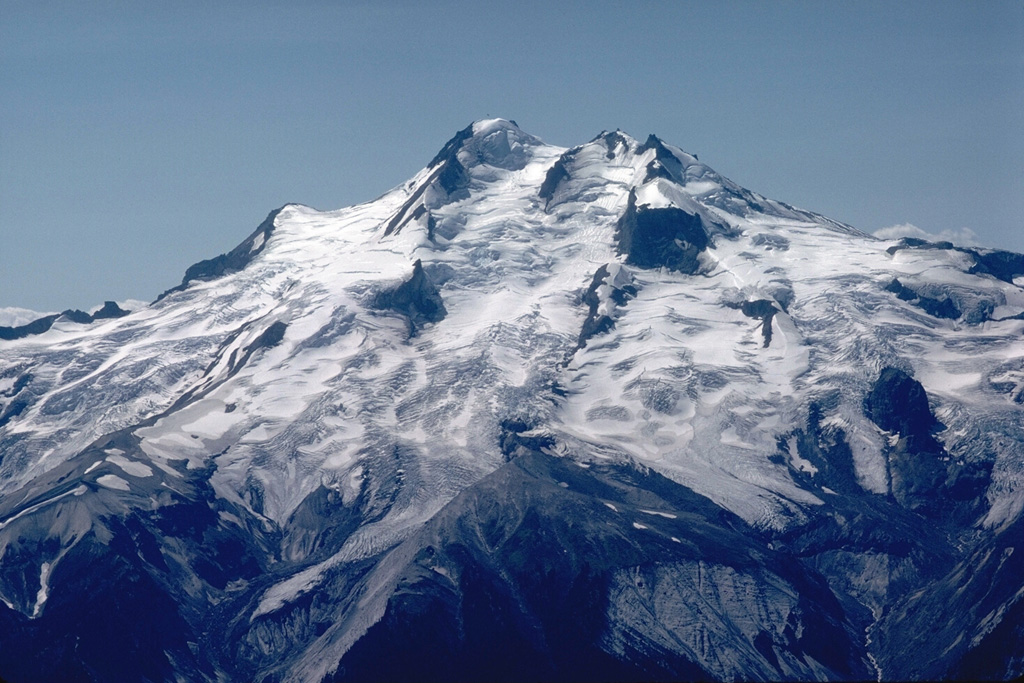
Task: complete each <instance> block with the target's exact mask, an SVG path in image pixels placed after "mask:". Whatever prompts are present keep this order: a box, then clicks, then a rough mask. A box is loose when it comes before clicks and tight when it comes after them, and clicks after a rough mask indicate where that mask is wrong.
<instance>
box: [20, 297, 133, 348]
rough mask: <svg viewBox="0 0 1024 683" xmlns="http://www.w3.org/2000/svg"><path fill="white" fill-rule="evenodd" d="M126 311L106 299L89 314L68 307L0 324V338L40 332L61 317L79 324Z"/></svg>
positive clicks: (114, 315) (124, 314) (121, 316)
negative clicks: (16, 322)
mask: <svg viewBox="0 0 1024 683" xmlns="http://www.w3.org/2000/svg"><path fill="white" fill-rule="evenodd" d="M128 313H130V311H126V310H124V309H123V308H121V307H120V306H118V305H117V304H116V303H115V302H113V301H107V302H104V304H103V308H101V309H100V310H98V311H96V312H95V313H93V314H91V315H90V314H89V313H86V312H85V311H79V310H77V309H68V310H66V311H64V312H62V313H58V314H55V315H47V316H44V317H42V318H37V319H35V320H33V321H32V322H30V323H27V324H25V325H19V326H18V327H3V326H0V339H7V340H14V339H21V338H23V337H29V336H32V335H34V334H42V333H43V332H46V331H48V330H49V329H50V328H51V327H53V324H54V323H55V322H57V321H58V320H60V319H61V318H63V319H65V320H70V321H71V322H73V323H78V324H79V325H88V324H90V323H92V322H94V321H96V320H106V319H110V318H123V317H124V316H126V315H128Z"/></svg>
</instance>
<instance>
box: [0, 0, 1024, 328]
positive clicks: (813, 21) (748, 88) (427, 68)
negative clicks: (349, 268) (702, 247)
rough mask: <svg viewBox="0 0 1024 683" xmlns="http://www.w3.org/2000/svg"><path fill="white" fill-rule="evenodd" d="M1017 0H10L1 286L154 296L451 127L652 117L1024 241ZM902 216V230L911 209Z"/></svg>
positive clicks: (551, 131) (919, 221) (62, 300)
mask: <svg viewBox="0 0 1024 683" xmlns="http://www.w3.org/2000/svg"><path fill="white" fill-rule="evenodd" d="M1022 111H1024V4H1022V3H1021V2H1019V1H1017V0H1014V1H1013V2H985V3H967V2H941V1H929V2H904V3H888V2H878V3H876V2H857V3H846V2H779V3H767V2H765V3H755V2H727V3H722V2H714V3H689V2H639V3H635V2H629V3H627V2H607V1H595V2H575V3H571V2H555V3H553V2H512V3H505V4H504V5H503V6H502V7H499V8H493V7H487V8H485V3H479V2H454V1H448V2H411V1H410V2H296V1H289V2H261V1H257V2H218V3H206V2H203V3H200V2H174V3H148V2H147V3H134V2H114V1H108V2H103V1H99V0H82V1H80V2H74V3H56V2H46V1H40V0H31V1H25V0H0V307H4V306H21V307H27V308H33V309H36V310H46V311H49V310H61V309H64V308H69V307H78V308H89V307H92V306H95V305H98V304H100V303H102V301H103V300H104V299H117V300H124V299H129V298H136V299H151V298H153V297H154V296H155V295H156V294H157V293H159V292H160V291H162V290H164V289H166V288H169V287H171V286H173V285H174V284H176V283H177V282H178V281H179V280H180V277H181V274H182V273H183V272H184V270H185V268H186V267H187V266H188V265H189V264H191V263H193V262H195V261H197V260H200V259H202V258H207V257H211V256H214V255H216V254H217V253H220V252H223V251H226V250H228V249H230V248H232V247H233V246H234V245H236V244H237V243H239V242H240V241H241V240H242V239H243V238H244V237H245V236H246V235H247V234H248V233H249V232H251V230H252V229H253V228H254V227H255V226H256V225H257V224H259V222H260V221H261V220H262V219H263V218H264V217H265V216H266V214H267V212H268V211H270V210H271V209H273V208H276V207H278V206H280V205H282V204H284V203H286V202H300V203H304V204H308V205H312V206H315V207H317V208H321V209H333V208H339V207H342V206H346V205H349V204H353V203H358V202H361V201H366V200H369V199H372V198H374V197H376V196H377V195H379V194H381V193H383V192H384V191H386V190H387V189H389V188H390V187H392V186H394V185H396V184H398V183H400V182H401V181H403V180H404V179H406V178H407V177H409V176H411V175H412V174H413V173H415V172H416V171H417V170H418V169H419V168H420V167H422V166H423V165H424V164H425V163H426V162H427V161H429V159H430V158H431V157H432V156H433V154H434V153H435V152H436V151H437V150H438V149H439V148H440V146H441V145H442V144H443V143H444V141H445V140H447V139H448V138H449V137H450V136H451V135H452V134H453V133H454V132H455V131H456V130H458V129H460V128H462V127H464V126H465V125H466V124H468V123H469V122H470V121H471V120H473V119H477V118H484V117H497V116H500V117H505V118H513V119H516V120H517V121H518V122H519V124H520V125H521V126H522V127H523V128H524V129H525V130H527V131H528V132H530V133H533V134H534V135H537V136H539V137H541V138H543V139H544V140H546V141H547V142H550V143H552V144H558V145H564V146H571V145H575V144H579V143H582V142H584V141H586V140H588V139H590V138H592V137H593V136H594V135H595V134H597V133H598V132H600V131H601V130H602V129H614V128H617V127H618V128H622V129H623V130H625V131H626V132H628V133H630V134H632V135H633V136H634V137H641V138H642V137H645V136H646V135H647V134H648V133H651V132H654V133H657V134H658V135H659V136H661V137H662V138H664V139H665V140H667V141H669V142H671V143H673V144H677V145H680V146H682V147H683V148H684V149H686V150H687V151H690V152H694V153H697V154H698V155H699V156H700V158H701V160H702V161H704V162H706V163H708V164H710V165H711V166H712V167H713V168H715V169H716V170H718V171H719V172H721V173H723V174H725V175H726V176H729V177H731V178H732V179H733V180H735V181H736V182H738V183H740V184H741V185H743V186H745V187H748V188H750V189H753V190H755V191H757V192H760V193H762V194H765V195H767V196H770V197H773V198H776V199H780V200H783V201H786V202H789V203H791V204H796V205H798V206H800V207H803V208H807V209H811V210H814V211H818V212H821V213H824V214H826V215H828V216H830V217H832V218H836V219H838V220H842V221H845V222H848V223H850V224H852V225H854V226H856V227H858V228H861V229H862V230H865V231H868V232H873V231H876V230H879V229H881V228H886V227H889V226H893V225H898V224H912V225H913V226H916V227H917V228H919V229H921V230H923V231H925V232H927V233H931V234H934V235H953V236H957V237H960V238H970V236H971V233H972V232H973V233H974V235H976V237H975V239H976V241H977V242H978V243H981V244H984V245H987V246H994V247H1001V248H1008V249H1013V250H1017V251H1024V161H1022V160H1024V131H1022V121H1024V117H1022V116H1021V112H1022ZM904 229H911V228H904Z"/></svg>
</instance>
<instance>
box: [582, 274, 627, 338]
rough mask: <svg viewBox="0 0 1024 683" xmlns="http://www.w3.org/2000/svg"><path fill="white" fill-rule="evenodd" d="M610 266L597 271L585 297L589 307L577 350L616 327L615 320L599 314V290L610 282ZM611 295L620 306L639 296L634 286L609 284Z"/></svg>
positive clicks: (584, 299)
mask: <svg viewBox="0 0 1024 683" xmlns="http://www.w3.org/2000/svg"><path fill="white" fill-rule="evenodd" d="M608 276H609V273H608V266H607V265H603V266H601V267H600V268H598V269H597V272H596V273H594V279H593V280H592V281H591V283H590V287H588V288H587V292H586V294H584V295H583V303H585V304H586V305H587V308H588V311H587V318H586V320H584V321H583V327H582V329H581V330H580V336H579V339H578V340H577V342H576V350H579V349H582V348H583V347H585V346H586V345H587V340H589V339H590V338H591V337H594V336H596V335H599V334H604V333H605V332H607V331H609V330H611V329H612V328H613V327H615V320H614V319H613V318H612V317H610V316H608V315H606V314H602V313H598V308H599V307H600V306H601V297H600V296H599V295H598V288H599V287H601V285H603V284H605V283H606V282H607V280H608ZM609 286H610V288H611V293H610V295H609V298H611V300H612V301H613V302H614V303H615V304H616V305H618V306H625V305H626V302H627V301H629V300H630V299H631V298H633V297H635V296H636V294H637V289H636V287H634V286H633V285H632V284H626V285H624V286H622V287H615V286H614V284H611V283H609Z"/></svg>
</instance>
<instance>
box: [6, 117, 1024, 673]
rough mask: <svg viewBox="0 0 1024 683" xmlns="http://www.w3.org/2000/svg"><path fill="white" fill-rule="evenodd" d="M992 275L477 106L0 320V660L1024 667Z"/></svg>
mask: <svg viewBox="0 0 1024 683" xmlns="http://www.w3.org/2000/svg"><path fill="white" fill-rule="evenodd" d="M1022 278H1024V257H1020V256H1018V255H1014V254H1009V253H1007V252H995V251H985V250H967V249H962V248H957V247H954V246H953V245H950V244H929V243H923V242H920V241H914V240H905V241H902V242H898V243H894V242H886V241H879V240H875V239H873V238H871V237H869V236H866V235H864V234H862V233H860V232H858V231H857V230H855V229H853V228H851V227H849V226H845V225H842V224H839V223H836V222H834V221H830V220H828V219H826V218H824V217H821V216H817V215H815V214H812V213H808V212H805V211H801V210H799V209H795V208H793V207H790V206H788V205H785V204H782V203H779V202H775V201H772V200H769V199H766V198H764V197H761V196H759V195H757V194H754V193H752V192H749V191H747V190H744V189H743V188H740V187H739V186H737V185H736V184H734V183H732V182H731V181H729V180H727V179H725V178H722V177H721V176H719V175H718V174H717V173H715V172H714V171H713V170H711V169H710V168H708V167H707V166H705V165H704V164H702V163H700V162H699V161H698V160H697V159H696V158H695V157H693V156H691V155H689V154H687V153H685V152H683V151H682V150H680V149H678V148H676V147H674V146H671V145H668V144H666V143H664V142H662V141H661V140H659V139H657V138H656V137H654V136H651V137H650V138H649V139H648V140H646V141H645V142H643V143H641V142H639V141H637V140H634V139H632V138H630V137H629V136H627V135H625V134H623V133H621V132H614V133H602V134H601V135H599V136H598V137H596V138H595V139H593V140H591V141H590V142H588V143H586V144H584V145H580V146H578V147H574V148H572V149H569V150H565V149H561V148H556V147H552V146H549V145H546V144H544V143H543V142H541V141H540V140H538V139H537V138H535V137H533V136H530V135H528V134H527V133H525V132H523V131H522V130H520V129H519V128H518V126H516V125H515V124H514V123H512V122H509V121H503V120H489V121H480V122H477V123H474V124H473V125H471V126H469V127H467V128H466V129H464V130H462V131H460V132H459V133H458V134H457V135H456V136H455V137H454V138H453V139H452V140H451V141H449V142H448V143H447V144H446V145H445V146H444V147H443V149H442V150H441V152H440V153H439V154H438V155H437V156H436V157H435V158H434V159H433V160H432V161H431V163H430V164H429V165H428V166H427V167H426V168H425V169H424V170H423V171H421V172H420V173H418V174H417V175H416V176H414V177H413V178H412V179H411V180H410V181H409V182H407V183H405V184H403V185H401V186H399V187H397V188H395V189H394V190H392V191H390V192H388V193H387V194H385V195H383V196H382V197H381V198H379V199H377V200H375V201H373V202H370V203H367V204H361V205H358V206H354V207H349V208H346V209H341V210H339V211H332V212H319V211H315V210H313V209H310V208H308V207H302V206H298V205H288V206H285V207H282V208H281V209H279V210H277V211H275V212H272V213H271V215H270V216H269V217H268V219H267V221H265V222H264V223H263V224H262V225H261V226H260V227H259V228H258V229H257V230H256V232H254V233H253V235H251V236H250V237H249V238H248V239H247V240H245V241H244V242H243V243H242V244H241V245H240V246H239V247H238V248H236V249H235V250H233V251H231V252H229V253H228V254H225V255H222V256H220V257H217V258H215V259H211V260H209V261H204V262H202V263H200V264H197V265H196V266H194V267H193V268H190V269H189V271H188V273H187V274H186V276H185V278H184V280H183V282H182V284H181V285H180V286H178V287H176V288H174V289H172V290H169V291H168V292H167V293H165V295H163V296H162V297H161V298H160V299H159V300H158V301H156V302H154V303H153V304H151V305H150V306H149V307H147V308H144V309H142V310H137V311H134V312H132V313H131V314H129V315H126V316H124V317H119V318H110V319H105V318H101V319H97V320H94V321H92V322H91V323H90V324H88V325H85V324H82V323H81V322H76V321H74V320H71V319H67V318H57V319H54V320H53V321H52V325H51V326H50V327H49V328H48V329H46V330H42V331H40V333H38V334H36V333H33V334H27V335H19V337H18V338H16V339H9V340H5V341H0V599H2V602H0V626H2V627H3V629H2V631H3V633H4V634H5V635H3V636H0V676H2V677H4V678H6V679H8V680H11V681H17V680H33V679H40V678H68V679H74V678H84V679H90V678H91V679H96V680H156V679H171V678H179V679H186V680H217V679H219V678H228V679H233V680H241V679H247V680H268V681H269V680H320V679H327V680H362V679H367V678H369V679H380V680H385V679H387V680H393V679H400V678H406V679H445V680H450V679H455V678H460V677H461V678H466V679H479V678H506V679H510V680H512V679H537V678H546V679H580V678H603V677H607V675H608V672H614V677H615V678H623V679H626V678H634V679H651V678H664V679H679V678H705V677H711V678H716V679H735V678H743V679H752V680H753V679H758V680H774V679H778V678H795V679H801V680H805V679H806V680H812V679H864V678H868V677H875V676H881V677H884V678H890V677H893V678H917V677H924V678H932V677H950V676H963V677H972V676H976V675H986V676H989V675H991V676H993V677H996V678H999V677H1004V676H1015V675H1020V674H1021V673H1022V672H1021V671H1020V670H1018V669H1019V666H1020V661H1021V656H1020V655H1021V653H1022V652H1024V643H1022V641H1021V632H1020V629H1019V628H1016V627H1015V626H1014V623H1015V622H1013V619H1014V618H1015V617H1014V615H1016V614H1017V613H1018V612H1019V611H1020V606H1019V605H1020V603H1019V594H1020V592H1021V590H1022V589H1021V587H1020V586H1019V585H1017V584H1019V583H1020V582H1019V580H1017V579H1016V578H1015V577H1016V576H1017V575H1018V574H1016V573H1014V571H1013V567H1014V566H1015V565H1014V564H1013V562H1014V560H1013V559H1012V557H1011V556H1012V553H1013V547H1014V544H1015V543H1016V542H1017V541H1019V538H1020V536H1019V534H1020V528H1021V527H1020V521H1019V520H1020V519H1021V512H1022V508H1024V486H1022V484H1024V475H1022V463H1024V420H1022V419H1021V418H1022V404H1024V345H1022V342H1021V334H1022V333H1024V289H1022V285H1024V279H1022ZM996 556H998V557H1003V558H1008V559H1006V561H1005V562H999V561H997V560H996V559H993V558H996ZM1004 565H1005V568H1004ZM976 566H977V567H984V568H985V569H984V571H983V572H979V573H975V572H972V571H970V568H971V567H976ZM953 596H976V599H977V601H979V604H984V608H980V607H979V608H978V609H973V610H964V611H962V612H960V611H954V612H951V611H950V610H951V605H957V604H959V603H958V602H956V600H954V599H953ZM957 599H963V598H957ZM973 599H975V598H974V597H972V600H973ZM96 605H115V606H116V615H114V614H112V615H111V616H110V617H109V618H101V619H100V622H101V623H100V624H99V625H97V624H95V623H93V621H92V620H91V619H90V618H89V616H88V615H92V614H96V608H95V606H96ZM959 614H962V615H963V616H962V617H954V615H959ZM922 623H943V624H946V626H945V627H943V628H942V629H940V630H939V631H934V632H933V631H925V630H923V629H920V628H919V625H920V624H922ZM107 633H109V634H116V637H115V636H114V635H103V634H107ZM993 634H995V635H993ZM225 635H226V636H227V637H225ZM399 642H400V643H402V644H403V647H401V648H399V647H396V643H399ZM496 642H501V643H503V644H505V645H504V646H503V647H501V648H496V647H495V643H496ZM25 652H33V653H38V654H37V655H34V656H32V657H28V658H26V657H25V656H24V653H25ZM992 653H995V654H992ZM991 657H995V661H994V662H993V660H992V659H991Z"/></svg>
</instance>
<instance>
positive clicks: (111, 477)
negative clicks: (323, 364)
mask: <svg viewBox="0 0 1024 683" xmlns="http://www.w3.org/2000/svg"><path fill="white" fill-rule="evenodd" d="M96 483H97V484H99V485H100V486H104V487H106V488H108V489H113V490H115V491H130V490H131V488H132V487H131V486H130V485H129V484H128V482H127V481H125V480H124V479H122V478H121V477H119V476H117V475H116V474H104V475H103V476H101V477H98V478H97V479H96Z"/></svg>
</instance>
